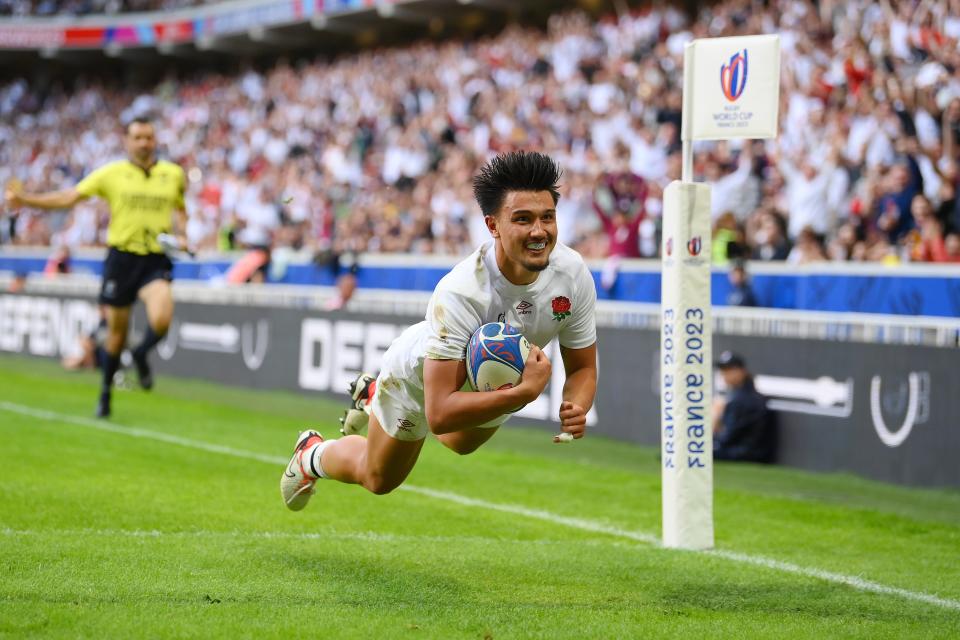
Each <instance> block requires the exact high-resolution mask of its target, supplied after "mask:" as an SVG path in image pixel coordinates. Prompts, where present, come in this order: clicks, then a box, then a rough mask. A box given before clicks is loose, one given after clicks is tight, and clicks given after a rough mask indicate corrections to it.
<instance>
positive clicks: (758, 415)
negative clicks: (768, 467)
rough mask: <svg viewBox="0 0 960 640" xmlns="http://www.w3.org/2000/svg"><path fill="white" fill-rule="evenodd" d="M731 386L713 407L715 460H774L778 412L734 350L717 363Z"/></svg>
mask: <svg viewBox="0 0 960 640" xmlns="http://www.w3.org/2000/svg"><path fill="white" fill-rule="evenodd" d="M716 366H717V368H718V369H719V370H720V375H722V376H723V381H724V382H725V383H726V385H727V395H726V397H725V398H719V397H718V398H716V400H715V401H714V406H713V459H714V460H737V461H741V462H773V460H774V457H775V455H776V448H777V432H776V422H775V416H774V414H773V413H772V412H771V411H770V410H769V409H768V408H767V399H766V398H764V397H763V396H762V395H761V394H760V393H759V392H758V391H757V390H756V388H755V387H754V386H753V376H752V375H751V374H750V372H749V371H748V370H747V365H746V362H744V360H743V358H741V357H740V356H739V355H737V354H736V353H733V352H732V351H724V352H723V353H722V354H720V358H719V360H717V363H716Z"/></svg>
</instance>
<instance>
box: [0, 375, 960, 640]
mask: <svg viewBox="0 0 960 640" xmlns="http://www.w3.org/2000/svg"><path fill="white" fill-rule="evenodd" d="M96 387H97V379H96V377H95V376H94V374H92V373H83V374H71V373H66V372H62V371H60V370H59V369H58V368H57V367H56V365H54V364H53V363H49V362H41V361H36V360H29V359H23V358H17V357H11V356H0V442H2V446H0V638H32V637H58V638H273V637H277V638H311V639H313V638H324V639H326V638H362V639H364V640H368V639H370V638H389V639H393V638H417V639H419V638H443V639H446V638H478V639H479V638H548V639H554V638H661V637H662V638H700V637H702V638H706V637H710V638H748V637H771V638H837V637H845V638H846V637H850V638H854V637H855V638H871V639H873V638H904V637H916V638H949V637H960V492H957V491H927V490H916V489H907V488H902V487H893V486H888V485H883V484H879V483H874V482H868V481H865V480H862V479H858V478H854V477H851V476H846V475H815V474H810V473H804V472H800V471H796V470H791V469H785V468H763V467H758V466H753V465H745V466H736V465H729V464H719V465H717V467H716V478H715V485H716V498H715V510H716V532H717V549H718V551H719V552H718V553H694V552H684V551H673V550H666V549H662V548H660V547H658V546H657V545H656V544H652V543H651V541H653V540H655V539H656V538H657V537H658V535H659V528H660V472H659V467H658V464H657V461H656V459H655V451H654V450H652V449H650V448H644V447H635V446H630V445H627V444H624V443H620V442H614V441H611V440H607V439H603V438H599V437H593V438H590V437H588V438H587V439H585V440H583V441H580V442H577V443H574V444H570V445H554V444H551V443H550V434H548V433H546V432H542V431H536V430H528V429H520V428H516V427H510V426H509V425H508V426H506V427H504V428H502V429H501V430H500V433H498V434H497V436H496V437H495V438H494V439H493V440H492V441H491V442H490V443H489V444H488V445H487V446H485V447H484V448H483V449H481V450H480V451H479V452H477V453H475V454H473V455H471V456H464V457H460V456H457V455H455V454H453V453H451V452H449V451H447V450H446V449H444V448H443V447H441V446H440V445H439V444H438V443H436V442H435V441H431V442H428V443H427V446H426V447H425V448H424V451H423V454H422V455H421V458H420V462H419V464H418V465H417V467H416V469H415V470H414V471H413V473H412V475H411V477H410V479H409V481H408V483H409V484H410V485H411V486H412V487H413V489H412V490H409V489H408V490H400V491H396V492H394V493H393V494H390V495H388V496H381V497H377V496H372V495H368V494H367V493H365V492H364V491H363V490H361V489H359V488H358V487H351V486H344V485H337V484H334V483H327V484H323V485H322V486H321V487H320V490H319V491H318V493H317V495H316V496H314V498H313V501H312V503H311V504H310V506H309V507H308V508H307V510H305V511H303V512H301V513H291V512H288V511H287V510H286V509H285V508H284V506H283V504H282V503H281V500H280V496H279V490H278V483H279V477H280V473H281V472H282V469H283V464H284V461H285V460H286V459H287V457H288V456H289V454H290V451H291V448H292V445H293V442H294V440H295V438H296V435H297V433H298V432H299V430H300V428H301V427H303V426H306V425H317V426H319V427H320V430H321V431H322V432H323V433H324V434H325V435H327V436H331V435H334V434H335V433H336V426H337V423H336V417H337V416H338V415H339V411H340V407H339V406H338V405H336V404H334V403H330V402H328V401H325V400H319V399H316V398H308V397H304V396H298V395H295V394H288V393H275V392H262V391H250V390H240V389H230V388H226V387H221V386H216V385H212V384H207V383H202V382H196V381H186V380H174V379H170V378H165V377H160V379H159V381H158V384H157V388H156V389H155V390H154V391H153V392H152V393H150V394H147V393H144V392H141V391H120V392H117V394H116V397H115V400H114V413H115V415H114V418H113V419H112V420H111V421H110V422H109V423H107V424H108V425H109V426H108V429H111V430H104V429H100V428H97V426H98V425H102V424H103V423H100V422H98V421H96V420H94V419H93V418H92V411H93V408H94V403H95V396H96ZM818 572H820V573H818Z"/></svg>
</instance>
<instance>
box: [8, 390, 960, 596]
mask: <svg viewBox="0 0 960 640" xmlns="http://www.w3.org/2000/svg"><path fill="white" fill-rule="evenodd" d="M0 410H3V411H8V412H10V413H16V414H19V415H23V416H30V417H32V418H39V419H41V420H49V421H52V422H66V423H68V424H73V425H76V426H78V427H87V428H89V429H96V430H98V431H106V432H108V433H116V434H120V435H124V436H130V437H133V438H145V439H148V440H155V441H158V442H165V443H167V444H175V445H179V446H182V447H189V448H191V449H199V450H200V451H207V452H209V453H219V454H222V455H227V456H233V457H236V458H245V459H247V460H256V461H258V462H265V463H267V464H273V465H277V470H278V472H279V470H280V468H281V467H283V466H284V465H286V464H287V462H289V460H288V459H287V458H284V457H281V456H271V455H265V454H262V453H256V452H253V451H244V450H242V449H234V448H232V447H226V446H223V445H219V444H212V443H209V442H203V441H202V440H194V439H192V438H182V437H180V436H175V435H171V434H168V433H163V432H161V431H153V430H151V429H143V428H140V427H125V426H120V425H115V424H111V423H109V422H105V421H101V420H94V419H92V418H82V417H79V416H71V415H67V414H64V413H57V412H55V411H47V410H46V409H36V408H34V407H29V406H26V405H21V404H16V403H13V402H6V401H0ZM400 489H401V490H404V491H409V492H411V493H417V494H420V495H423V496H428V497H430V498H434V499H437V500H445V501H447V502H453V503H455V504H459V505H462V506H465V507H478V508H480V509H489V510H491V511H500V512H502V513H510V514H514V515H518V516H523V517H525V518H533V519H536V520H543V521H545V522H550V523H553V524H559V525H563V526H565V527H571V528H573V529H579V530H581V531H589V532H592V533H601V534H605V535H609V536H614V537H617V538H625V539H628V540H633V541H636V542H643V543H645V544H649V545H653V546H659V545H660V539H659V538H658V537H656V536H654V535H652V534H649V533H644V532H641V531H630V530H628V529H621V528H619V527H615V526H612V525H608V524H604V523H602V522H597V521H595V520H585V519H582V518H571V517H567V516H561V515H559V514H556V513H552V512H550V511H541V510H538V509H528V508H526V507H522V506H519V505H512V504H501V503H497V502H487V501H486V500H480V499H477V498H470V497H467V496H462V495H460V494H457V493H451V492H449V491H438V490H436V489H429V488H427V487H418V486H415V485H409V484H405V485H401V486H400ZM4 533H7V534H8V535H9V534H10V533H13V532H12V531H11V530H5V531H4ZM682 553H700V554H703V555H706V556H714V557H717V558H724V559H726V560H730V561H732V562H738V563H741V564H750V565H754V566H758V567H763V568H766V569H773V570H776V571H782V572H784V573H791V574H794V575H799V576H804V577H807V578H815V579H817V580H825V581H827V582H833V583H836V584H843V585H847V586H848V587H852V588H854V589H857V590H859V591H866V592H869V593H878V594H881V595H888V596H898V597H901V598H904V599H907V600H913V601H915V602H923V603H926V604H932V605H934V606H938V607H943V608H945V609H953V610H955V611H960V601H958V600H951V599H949V598H941V597H939V596H936V595H933V594H930V593H923V592H922V591H909V590H907V589H900V588H898V587H890V586H887V585H884V584H880V583H879V582H873V581H871V580H864V579H863V578H858V577H856V576H848V575H844V574H842V573H834V572H832V571H824V570H822V569H815V568H808V567H802V566H800V565H796V564H792V563H790V562H781V561H779V560H774V559H772V558H765V557H763V556H757V555H752V554H746V553H739V552H736V551H725V550H722V549H714V550H711V551H685V552H682Z"/></svg>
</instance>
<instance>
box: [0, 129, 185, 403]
mask: <svg viewBox="0 0 960 640" xmlns="http://www.w3.org/2000/svg"><path fill="white" fill-rule="evenodd" d="M124 144H125V146H126V150H127V158H126V159H125V160H117V161H116V162H111V163H109V164H106V165H104V166H102V167H100V168H99V169H97V170H96V171H94V172H92V173H91V174H90V175H88V176H87V177H86V178H84V179H83V180H81V181H80V182H79V183H78V184H77V185H76V186H75V187H73V188H71V189H65V190H63V191H54V192H49V193H22V192H20V191H19V190H18V189H10V188H8V189H7V190H6V193H5V194H4V197H5V200H6V201H7V204H8V205H9V206H11V207H17V206H28V207H35V208H40V209H68V208H70V207H72V206H73V205H75V204H76V203H77V202H79V201H80V200H84V199H86V198H92V197H100V198H103V199H104V200H106V201H107V203H108V204H109V206H110V225H109V227H108V229H107V245H108V246H109V250H108V252H107V258H106V260H105V261H104V264H103V284H102V286H101V288H100V303H101V304H103V305H105V306H106V316H107V337H106V340H105V341H104V349H105V351H106V358H105V359H104V366H103V385H102V387H101V389H100V401H99V403H98V404H97V416H98V417H101V418H106V417H108V416H109V415H110V388H111V384H112V382H113V375H114V374H115V373H116V371H117V368H118V367H119V364H120V354H121V352H122V351H123V347H124V343H125V342H126V340H127V328H128V326H129V322H130V309H131V307H132V305H133V303H134V302H135V301H136V299H137V297H139V298H140V299H141V300H143V303H144V305H146V308H147V321H148V323H149V327H148V328H147V331H146V334H145V335H144V337H143V341H142V342H141V343H140V344H139V345H138V346H137V347H136V349H134V350H133V361H134V364H135V365H136V367H137V375H138V377H139V379H140V386H141V387H143V388H144V389H147V390H149V389H150V388H151V387H153V377H152V375H151V373H150V365H149V363H148V362H147V354H148V353H149V352H150V349H152V348H153V347H154V346H155V345H156V344H157V343H158V342H159V341H160V340H161V339H163V336H164V335H166V333H167V329H168V328H169V327H170V320H171V318H172V317H173V295H172V292H171V288H170V283H171V281H172V280H173V264H172V263H171V262H170V258H168V257H167V256H166V254H165V253H164V251H163V248H162V247H161V246H160V244H159V243H158V241H157V235H158V234H162V233H171V232H172V231H173V222H174V214H176V218H177V230H178V240H179V241H180V245H181V246H186V244H185V242H184V236H183V233H184V232H185V231H186V223H187V214H186V210H185V208H184V203H183V194H184V189H185V185H186V181H185V179H184V173H183V169H182V168H181V167H180V166H179V165H176V164H174V163H172V162H168V161H166V160H157V157H156V151H157V138H156V132H155V130H154V126H153V123H152V122H151V121H150V120H148V119H146V118H135V119H134V120H132V121H131V122H129V123H128V124H127V126H126V131H125V134H124Z"/></svg>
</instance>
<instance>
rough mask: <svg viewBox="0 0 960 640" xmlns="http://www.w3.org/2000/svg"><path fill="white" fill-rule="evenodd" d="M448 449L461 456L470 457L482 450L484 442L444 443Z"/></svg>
mask: <svg viewBox="0 0 960 640" xmlns="http://www.w3.org/2000/svg"><path fill="white" fill-rule="evenodd" d="M443 444H444V445H445V446H446V447H447V449H450V451H453V452H454V453H457V454H459V455H461V456H466V455H470V454H471V453H473V452H474V451H476V450H477V449H479V448H480V445H481V444H483V443H482V442H456V441H455V442H444V443H443Z"/></svg>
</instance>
